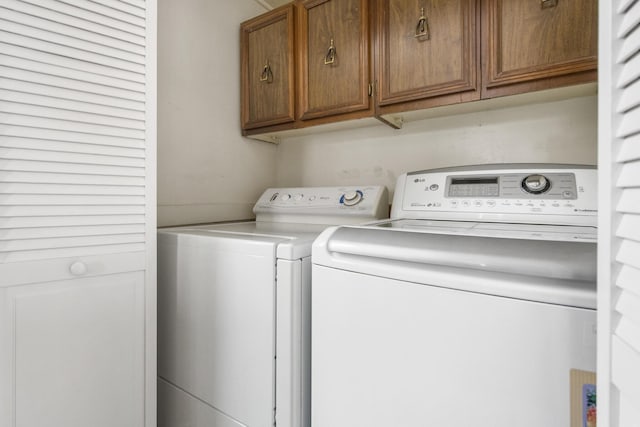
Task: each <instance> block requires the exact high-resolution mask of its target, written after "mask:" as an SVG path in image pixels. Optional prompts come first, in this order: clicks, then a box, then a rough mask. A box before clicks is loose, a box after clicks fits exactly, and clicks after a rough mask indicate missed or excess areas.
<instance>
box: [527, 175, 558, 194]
mask: <svg viewBox="0 0 640 427" xmlns="http://www.w3.org/2000/svg"><path fill="white" fill-rule="evenodd" d="M550 187H551V183H550V182H549V180H548V179H547V178H546V177H545V176H544V175H538V174H534V175H529V176H528V177H526V178H525V179H523V180H522V189H523V190H524V191H526V192H527V193H531V194H542V193H544V192H545V191H547V190H549V188H550Z"/></svg>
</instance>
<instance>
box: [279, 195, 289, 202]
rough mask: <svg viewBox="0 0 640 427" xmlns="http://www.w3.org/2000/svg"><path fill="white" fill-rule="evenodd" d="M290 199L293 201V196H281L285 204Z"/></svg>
mask: <svg viewBox="0 0 640 427" xmlns="http://www.w3.org/2000/svg"><path fill="white" fill-rule="evenodd" d="M289 199H291V194H283V195H282V196H280V200H282V201H283V202H286V201H287V200H289Z"/></svg>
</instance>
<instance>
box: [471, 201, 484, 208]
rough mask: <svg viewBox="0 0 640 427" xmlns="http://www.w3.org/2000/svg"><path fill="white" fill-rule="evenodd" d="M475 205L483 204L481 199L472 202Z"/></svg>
mask: <svg viewBox="0 0 640 427" xmlns="http://www.w3.org/2000/svg"><path fill="white" fill-rule="evenodd" d="M473 204H474V205H475V207H477V208H479V207H480V206H482V205H483V203H482V200H476V201H475V202H474V203H473Z"/></svg>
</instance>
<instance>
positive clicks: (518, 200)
mask: <svg viewBox="0 0 640 427" xmlns="http://www.w3.org/2000/svg"><path fill="white" fill-rule="evenodd" d="M596 189H597V171H596V169H595V168H594V167H592V166H583V165H554V164H536V165H528V164H527V165H518V164H514V165H483V166H468V167H460V168H448V169H435V170H430V171H429V170H427V171H420V172H411V173H407V174H404V175H402V176H401V177H400V178H399V179H398V185H397V186H396V193H395V196H394V201H393V210H392V212H391V218H394V219H396V218H416V219H456V220H477V219H481V220H488V221H499V222H509V221H512V222H531V223H548V224H555V223H558V224H576V225H594V226H595V225H596V222H597V219H596V214H597V198H596Z"/></svg>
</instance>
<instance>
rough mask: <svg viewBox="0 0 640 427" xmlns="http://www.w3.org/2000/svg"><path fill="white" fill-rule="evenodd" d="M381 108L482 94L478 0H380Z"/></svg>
mask: <svg viewBox="0 0 640 427" xmlns="http://www.w3.org/2000/svg"><path fill="white" fill-rule="evenodd" d="M376 3H377V7H376V10H377V14H376V53H377V55H376V57H377V62H376V77H377V82H378V90H377V96H376V103H377V106H378V109H377V112H378V113H379V114H385V113H389V112H393V111H394V109H395V108H394V105H397V104H403V106H402V107H401V108H400V109H418V108H427V107H433V106H437V105H443V104H451V103H455V102H462V101H472V100H476V99H479V98H480V87H479V83H478V75H479V72H478V69H479V66H480V62H479V41H480V40H479V15H478V9H477V1H476V0H428V1H427V0H377V2H376Z"/></svg>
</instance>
